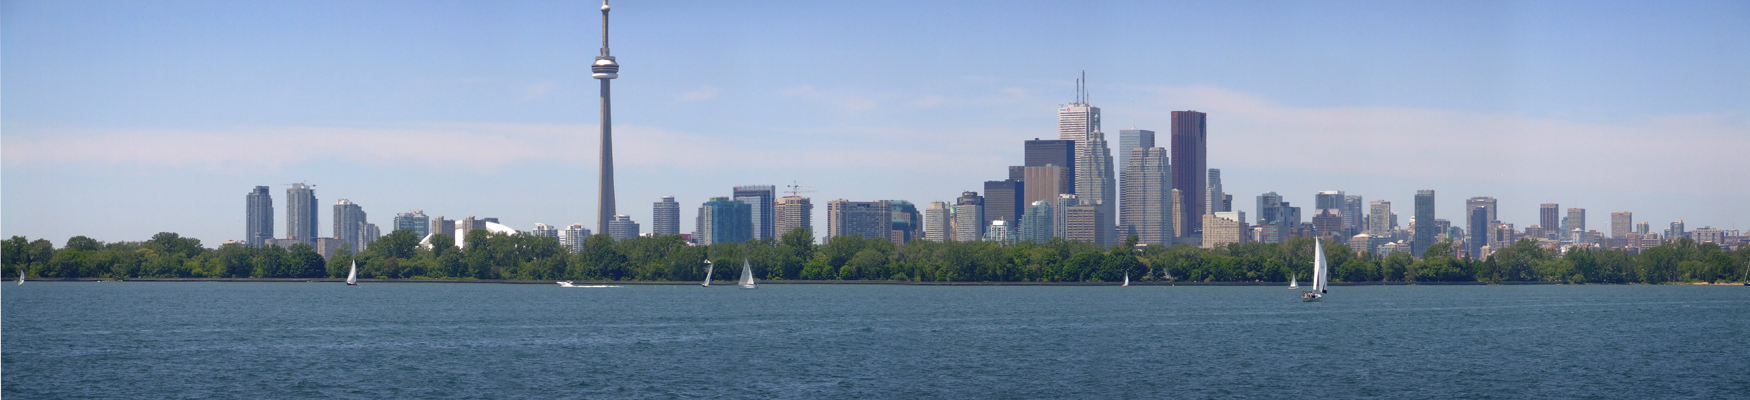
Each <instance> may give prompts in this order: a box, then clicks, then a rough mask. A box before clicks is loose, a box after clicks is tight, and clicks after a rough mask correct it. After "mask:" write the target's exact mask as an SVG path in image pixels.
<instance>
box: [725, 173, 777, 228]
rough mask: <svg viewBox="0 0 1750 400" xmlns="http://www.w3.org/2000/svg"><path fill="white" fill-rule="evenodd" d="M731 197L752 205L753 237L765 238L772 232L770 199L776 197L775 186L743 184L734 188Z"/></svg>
mask: <svg viewBox="0 0 1750 400" xmlns="http://www.w3.org/2000/svg"><path fill="white" fill-rule="evenodd" d="M733 196H734V197H732V198H733V199H735V200H737V201H740V202H743V203H747V204H748V205H749V206H753V217H752V218H753V238H754V239H765V238H769V237H773V236H775V235H773V234H772V230H773V228H774V227H773V226H772V200H773V199H775V198H776V197H777V187H776V186H772V185H744V186H736V187H735V188H734V194H733Z"/></svg>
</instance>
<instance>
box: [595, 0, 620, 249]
mask: <svg viewBox="0 0 1750 400" xmlns="http://www.w3.org/2000/svg"><path fill="white" fill-rule="evenodd" d="M589 70H590V72H591V74H590V78H594V79H596V80H598V81H601V84H602V157H601V161H602V164H601V179H600V183H601V186H600V188H599V191H600V193H601V198H600V199H599V200H598V201H597V204H598V205H599V206H600V208H599V209H598V210H597V212H596V221H597V223H596V231H597V232H607V231H608V230H609V228H608V223H610V222H612V221H613V220H614V215H616V213H615V212H614V131H613V127H614V123H613V112H612V111H613V108H612V103H613V102H612V101H610V97H609V96H608V81H611V80H613V79H614V78H619V77H620V63H619V62H616V61H614V56H611V55H608V0H602V55H600V56H596V58H595V63H594V64H592V65H590V68H589Z"/></svg>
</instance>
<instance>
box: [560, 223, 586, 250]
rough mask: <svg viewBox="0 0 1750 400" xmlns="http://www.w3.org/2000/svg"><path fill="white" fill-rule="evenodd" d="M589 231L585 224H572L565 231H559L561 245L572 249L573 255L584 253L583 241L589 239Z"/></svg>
mask: <svg viewBox="0 0 1750 400" xmlns="http://www.w3.org/2000/svg"><path fill="white" fill-rule="evenodd" d="M589 235H590V233H589V229H584V227H583V224H571V226H568V227H565V230H562V231H559V244H560V245H563V246H565V248H567V249H571V252H572V253H576V252H580V251H583V241H584V240H585V239H589Z"/></svg>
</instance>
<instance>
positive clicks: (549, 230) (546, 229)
mask: <svg viewBox="0 0 1750 400" xmlns="http://www.w3.org/2000/svg"><path fill="white" fill-rule="evenodd" d="M529 236H541V237H550V238H558V237H559V228H558V227H553V226H547V224H543V223H538V222H537V223H535V230H532V231H529Z"/></svg>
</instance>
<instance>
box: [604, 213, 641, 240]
mask: <svg viewBox="0 0 1750 400" xmlns="http://www.w3.org/2000/svg"><path fill="white" fill-rule="evenodd" d="M608 236H609V237H612V238H614V240H626V239H631V238H635V237H638V223H637V222H634V221H632V217H631V216H627V215H615V216H614V221H613V222H611V223H609V224H608Z"/></svg>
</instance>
